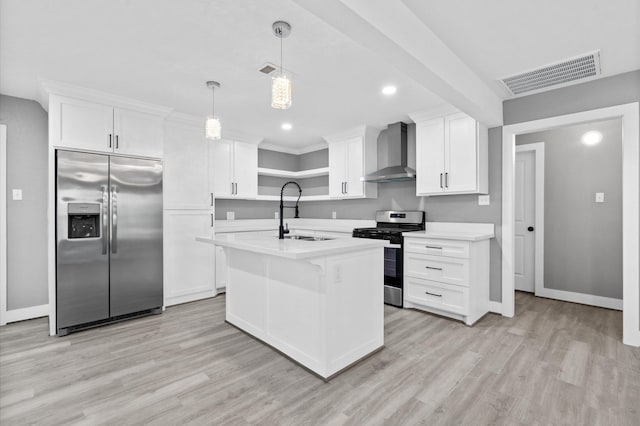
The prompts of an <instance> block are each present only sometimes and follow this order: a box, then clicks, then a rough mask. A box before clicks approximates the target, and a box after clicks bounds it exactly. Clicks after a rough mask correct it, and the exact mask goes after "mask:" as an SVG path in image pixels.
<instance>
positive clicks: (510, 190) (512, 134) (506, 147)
mask: <svg viewBox="0 0 640 426" xmlns="http://www.w3.org/2000/svg"><path fill="white" fill-rule="evenodd" d="M639 111H640V108H639V103H638V102H634V103H629V104H623V105H616V106H612V107H606V108H599V109H595V110H589V111H582V112H577V113H572V114H567V115H561V116H557V117H551V118H544V119H539V120H533V121H528V122H524V123H517V124H511V125H508V126H504V127H503V129H502V197H503V199H502V314H503V315H504V316H507V317H513V316H514V314H515V290H514V281H515V279H514V267H513V264H514V250H513V249H514V213H515V204H514V194H515V193H514V191H515V185H514V171H515V139H516V135H519V134H524V133H532V132H538V131H542V130H548V129H552V128H556V127H561V126H565V125H570V124H578V123H583V122H587V121H597V120H606V119H614V118H620V119H621V120H622V152H623V156H622V230H623V232H622V235H623V237H622V265H623V271H622V281H623V283H622V284H623V292H622V294H623V301H622V304H623V309H622V311H623V312H622V317H623V325H622V330H623V333H622V335H623V338H622V340H623V343H625V344H627V345H631V346H640V266H639V265H638V258H639V257H640V232H639V228H640V223H639V221H638V217H640V202H639V201H640V194H639V190H640V182H639V177H640V173H639V169H640V160H639V155H640V142H639V137H640V136H639V133H640V113H639Z"/></svg>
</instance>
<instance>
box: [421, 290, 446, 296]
mask: <svg viewBox="0 0 640 426" xmlns="http://www.w3.org/2000/svg"><path fill="white" fill-rule="evenodd" d="M424 294H428V295H429V296H436V297H442V295H441V294H437V293H429V292H428V291H425V292H424Z"/></svg>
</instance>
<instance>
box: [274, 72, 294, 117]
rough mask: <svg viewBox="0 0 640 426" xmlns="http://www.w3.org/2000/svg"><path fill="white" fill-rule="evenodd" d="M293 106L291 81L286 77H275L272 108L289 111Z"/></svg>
mask: <svg viewBox="0 0 640 426" xmlns="http://www.w3.org/2000/svg"><path fill="white" fill-rule="evenodd" d="M290 106H291V80H289V79H288V78H287V76H286V75H284V74H283V75H279V76H277V77H274V78H273V80H272V82H271V107H273V108H276V109H287V108H289V107H290Z"/></svg>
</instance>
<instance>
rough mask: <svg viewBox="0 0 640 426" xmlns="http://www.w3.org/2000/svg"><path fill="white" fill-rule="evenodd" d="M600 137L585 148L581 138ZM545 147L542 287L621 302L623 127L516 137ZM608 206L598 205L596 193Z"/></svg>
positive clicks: (605, 124)
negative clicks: (589, 133) (592, 134)
mask: <svg viewBox="0 0 640 426" xmlns="http://www.w3.org/2000/svg"><path fill="white" fill-rule="evenodd" d="M589 130H597V131H599V132H601V133H602V135H603V139H602V142H601V143H599V144H598V145H594V146H586V145H584V144H583V143H582V142H581V137H582V135H583V134H584V133H585V132H587V131H589ZM535 142H544V144H545V158H544V167H545V169H544V179H545V185H544V187H545V188H544V191H545V192H544V285H545V287H546V288H553V289H558V290H565V291H571V292H577V293H585V294H592V295H596V296H603V297H613V298H616V299H622V185H621V183H622V167H621V166H622V123H621V121H620V120H619V119H616V120H607V121H599V122H593V123H586V124H579V125H573V126H566V127H562V128H558V129H553V130H548V131H544V132H536V133H529V134H525V135H519V136H517V137H516V145H525V144H529V143H535ZM596 192H604V193H605V202H604V203H596V202H595V199H594V198H595V193H596Z"/></svg>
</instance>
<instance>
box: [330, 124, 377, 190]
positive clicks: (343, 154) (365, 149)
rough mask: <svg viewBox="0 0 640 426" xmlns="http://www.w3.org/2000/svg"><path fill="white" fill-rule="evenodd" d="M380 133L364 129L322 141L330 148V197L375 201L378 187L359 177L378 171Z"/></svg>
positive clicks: (363, 127) (357, 129) (360, 128)
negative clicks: (370, 199)
mask: <svg viewBox="0 0 640 426" xmlns="http://www.w3.org/2000/svg"><path fill="white" fill-rule="evenodd" d="M378 133H379V131H377V130H375V129H372V128H369V127H367V126H360V127H358V128H356V129H353V130H350V131H348V132H344V133H341V134H337V135H333V136H328V137H325V139H326V140H327V143H328V145H329V196H330V197H331V198H376V197H377V196H378V188H377V184H374V183H365V182H363V181H362V177H363V176H364V175H365V174H367V173H370V172H373V171H375V170H376V169H377V166H378V164H377V161H378V154H377V153H378V150H377V142H378Z"/></svg>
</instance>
